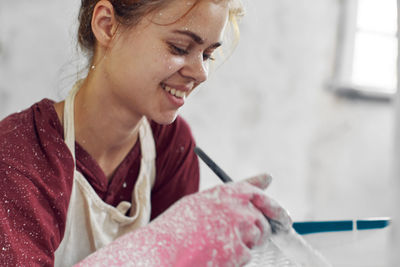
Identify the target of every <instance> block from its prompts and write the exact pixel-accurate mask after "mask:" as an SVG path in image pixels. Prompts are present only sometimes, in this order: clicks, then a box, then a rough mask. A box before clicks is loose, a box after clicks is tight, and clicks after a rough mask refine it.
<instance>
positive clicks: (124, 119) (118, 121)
mask: <svg viewBox="0 0 400 267" xmlns="http://www.w3.org/2000/svg"><path fill="white" fill-rule="evenodd" d="M105 84H106V83H104V81H99V80H96V79H93V78H92V77H91V76H90V75H89V76H88V77H87V78H86V80H85V81H84V82H83V84H82V86H81V88H80V89H79V91H78V93H77V95H76V96H75V103H74V106H75V116H74V117H75V123H74V124H75V140H76V141H77V142H78V143H79V144H80V145H81V146H82V147H83V148H84V149H85V150H86V151H87V152H88V153H89V154H90V155H91V156H92V157H93V158H94V159H95V160H96V162H97V163H98V164H99V166H100V167H101V168H102V170H103V171H104V173H105V175H106V176H107V177H108V179H110V178H111V177H112V174H113V173H114V171H115V170H116V168H117V167H118V166H119V164H120V163H121V162H122V160H123V159H124V158H125V157H126V155H127V154H128V153H129V151H130V150H131V148H132V147H133V146H134V144H135V143H136V141H137V139H138V131H139V124H140V120H141V119H142V118H143V117H142V116H134V115H133V114H132V112H130V111H129V110H125V109H123V107H122V105H120V104H118V102H117V101H118V100H117V99H115V97H113V96H112V94H111V93H110V92H112V90H110V89H107V88H105V86H104V85H105ZM62 107H63V103H57V104H56V110H58V111H57V113H59V117H60V118H62V116H60V114H61V115H62V112H63V110H62V109H61V112H60V108H62ZM61 121H62V120H61Z"/></svg>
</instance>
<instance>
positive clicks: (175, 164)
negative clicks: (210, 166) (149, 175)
mask: <svg viewBox="0 0 400 267" xmlns="http://www.w3.org/2000/svg"><path fill="white" fill-rule="evenodd" d="M153 133H154V137H155V141H156V151H157V160H156V181H155V184H154V187H153V190H152V195H151V202H152V214H151V219H154V218H155V217H157V216H158V215H159V214H161V213H162V212H163V211H165V210H166V209H167V208H168V207H169V206H171V205H172V204H173V203H174V202H176V201H177V200H179V199H180V198H181V197H183V196H185V195H188V194H192V193H195V192H197V191H198V190H199V180H200V173H199V162H198V158H197V156H196V154H195V153H194V150H193V149H194V147H195V145H196V144H195V141H194V138H193V136H192V133H191V131H190V128H189V125H188V124H187V123H186V122H185V121H184V120H183V119H182V118H181V117H179V116H178V118H177V119H176V120H175V121H174V122H173V123H172V124H171V125H168V126H159V127H153Z"/></svg>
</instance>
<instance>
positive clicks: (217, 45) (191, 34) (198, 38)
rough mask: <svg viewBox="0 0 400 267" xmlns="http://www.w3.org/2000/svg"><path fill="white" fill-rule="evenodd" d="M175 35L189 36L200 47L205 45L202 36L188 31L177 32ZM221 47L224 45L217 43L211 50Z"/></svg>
mask: <svg viewBox="0 0 400 267" xmlns="http://www.w3.org/2000/svg"><path fill="white" fill-rule="evenodd" d="M174 33H179V34H183V35H186V36H189V37H190V38H192V39H193V41H195V42H196V43H197V44H199V45H202V44H204V40H203V39H202V38H201V37H200V36H198V35H197V34H195V33H194V32H191V31H186V30H185V31H182V30H175V31H174ZM221 45H222V43H221V42H216V43H214V44H212V45H211V46H210V47H209V48H217V47H219V46H221Z"/></svg>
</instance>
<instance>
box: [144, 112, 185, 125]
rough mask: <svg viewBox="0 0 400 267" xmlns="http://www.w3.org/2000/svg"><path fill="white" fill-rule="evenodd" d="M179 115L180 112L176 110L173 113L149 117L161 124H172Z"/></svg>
mask: <svg viewBox="0 0 400 267" xmlns="http://www.w3.org/2000/svg"><path fill="white" fill-rule="evenodd" d="M177 116H178V113H176V112H174V113H173V114H171V113H170V114H161V115H159V116H154V117H147V118H149V119H151V120H152V121H154V122H156V123H158V124H161V125H168V124H171V123H173V122H174V121H175V119H176V117H177Z"/></svg>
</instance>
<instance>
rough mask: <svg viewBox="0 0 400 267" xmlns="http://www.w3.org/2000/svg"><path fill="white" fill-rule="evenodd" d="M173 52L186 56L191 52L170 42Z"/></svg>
mask: <svg viewBox="0 0 400 267" xmlns="http://www.w3.org/2000/svg"><path fill="white" fill-rule="evenodd" d="M168 45H169V48H170V50H171V53H172V54H174V55H178V56H184V55H187V54H189V51H188V50H186V49H183V48H180V47H178V46H176V45H174V44H172V43H168Z"/></svg>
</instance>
